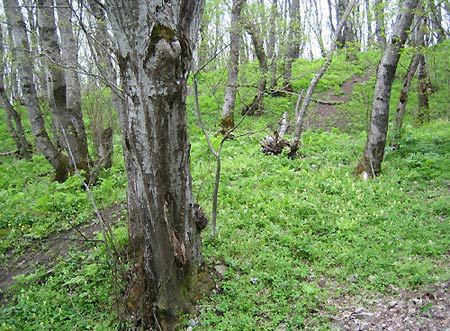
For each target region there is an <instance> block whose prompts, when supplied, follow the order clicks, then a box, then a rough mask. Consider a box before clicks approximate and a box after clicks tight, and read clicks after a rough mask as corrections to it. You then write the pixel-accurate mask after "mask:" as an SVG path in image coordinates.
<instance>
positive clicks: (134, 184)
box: [105, 0, 204, 330]
mask: <svg viewBox="0 0 450 331" xmlns="http://www.w3.org/2000/svg"><path fill="white" fill-rule="evenodd" d="M203 4H204V2H203V1H199V0H172V1H171V2H164V3H161V1H154V0H134V1H127V2H126V5H125V4H124V3H123V2H122V1H120V0H108V1H106V6H105V9H106V10H107V11H108V17H109V18H110V20H111V25H112V31H113V33H114V35H115V38H116V40H117V43H118V50H117V57H118V62H119V67H120V74H121V79H122V87H123V91H124V93H125V100H124V113H122V114H120V121H121V125H122V131H123V133H124V137H123V139H124V146H125V152H124V153H125V156H126V157H127V158H129V160H128V162H127V176H128V222H129V234H130V244H131V249H132V251H133V253H134V254H135V270H134V273H133V274H134V275H135V278H134V279H133V280H132V282H131V284H130V289H129V297H128V308H129V309H130V310H131V311H132V312H133V313H134V314H136V315H135V316H137V317H138V318H140V319H141V323H142V324H141V325H142V328H143V329H158V328H160V329H162V330H173V329H174V328H175V323H176V317H177V316H176V314H177V312H178V311H179V310H189V309H190V308H192V302H191V299H192V298H191V295H192V294H193V291H194V289H193V287H194V286H195V284H194V283H195V279H196V275H197V272H198V268H199V265H200V263H201V262H202V258H201V254H200V228H199V227H198V225H197V223H196V222H195V218H194V204H193V197H192V184H191V175H190V170H189V144H188V139H187V123H186V103H185V102H186V93H187V92H186V91H187V85H186V84H187V77H188V72H189V69H190V66H191V63H192V52H193V48H194V43H195V41H196V39H197V34H198V27H199V20H200V15H201V11H202V8H203Z"/></svg>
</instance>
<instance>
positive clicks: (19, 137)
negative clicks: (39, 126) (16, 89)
mask: <svg viewBox="0 0 450 331" xmlns="http://www.w3.org/2000/svg"><path fill="white" fill-rule="evenodd" d="M3 49H4V43H3V31H2V26H1V24H0V59H1V60H3V55H4V54H3ZM4 74H5V73H4V68H3V65H2V64H0V104H1V105H2V106H3V108H4V109H5V111H6V116H7V125H8V130H9V132H10V134H11V137H12V138H13V139H14V143H15V144H16V146H17V151H18V154H19V157H20V158H24V159H26V160H31V145H30V143H29V142H28V140H27V138H26V136H25V130H24V128H23V125H22V119H21V118H20V115H19V113H18V112H17V111H16V110H15V109H14V107H13V106H12V104H11V102H10V101H9V99H8V96H7V94H6V90H5V84H4Z"/></svg>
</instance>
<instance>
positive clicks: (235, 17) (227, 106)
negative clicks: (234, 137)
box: [220, 0, 245, 134]
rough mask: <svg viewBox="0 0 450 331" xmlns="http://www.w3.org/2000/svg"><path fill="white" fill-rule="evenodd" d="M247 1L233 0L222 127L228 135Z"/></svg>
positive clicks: (231, 120)
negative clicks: (242, 23)
mask: <svg viewBox="0 0 450 331" xmlns="http://www.w3.org/2000/svg"><path fill="white" fill-rule="evenodd" d="M244 4H245V0H233V8H232V9H231V26H230V59H229V62H228V80H227V86H226V88H225V98H224V103H223V107H222V117H221V119H220V126H221V128H222V133H223V134H226V133H227V132H228V131H229V130H231V129H232V128H233V127H234V106H235V104H236V92H237V80H238V73H239V49H240V39H241V33H240V28H239V21H240V17H241V11H242V7H243V6H244Z"/></svg>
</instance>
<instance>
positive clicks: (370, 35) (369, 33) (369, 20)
mask: <svg viewBox="0 0 450 331" xmlns="http://www.w3.org/2000/svg"><path fill="white" fill-rule="evenodd" d="M364 2H365V8H366V21H367V46H368V47H370V46H372V45H373V33H372V14H371V8H370V7H371V6H370V0H365V1H364Z"/></svg>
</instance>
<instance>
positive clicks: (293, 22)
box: [283, 0, 300, 92]
mask: <svg viewBox="0 0 450 331" xmlns="http://www.w3.org/2000/svg"><path fill="white" fill-rule="evenodd" d="M299 52H300V1H299V0H292V2H291V6H290V24H289V35H288V48H287V53H286V59H285V66H284V72H283V78H284V86H285V87H284V89H285V90H286V91H291V92H292V91H293V89H292V86H291V78H292V63H293V62H294V60H296V59H298V57H299Z"/></svg>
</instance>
